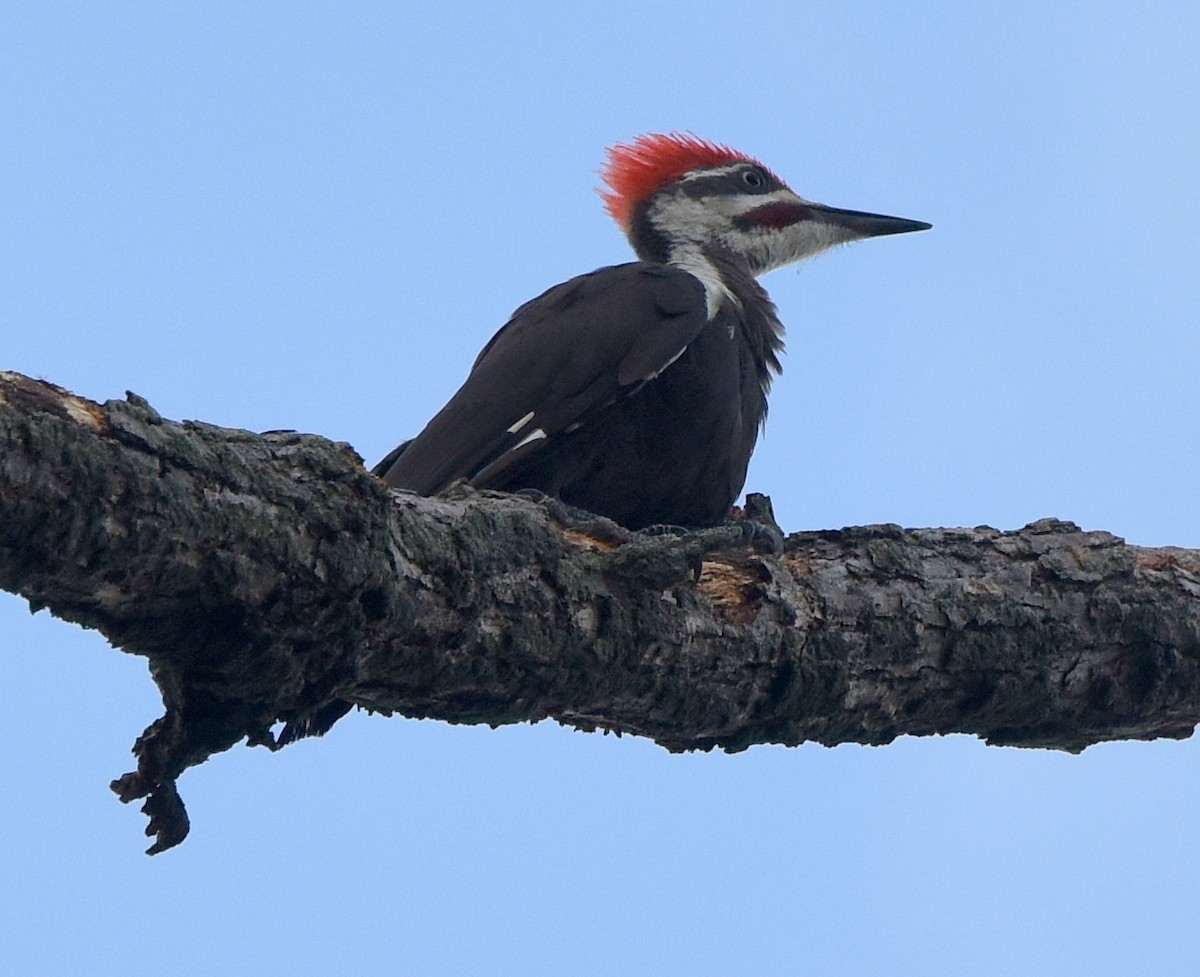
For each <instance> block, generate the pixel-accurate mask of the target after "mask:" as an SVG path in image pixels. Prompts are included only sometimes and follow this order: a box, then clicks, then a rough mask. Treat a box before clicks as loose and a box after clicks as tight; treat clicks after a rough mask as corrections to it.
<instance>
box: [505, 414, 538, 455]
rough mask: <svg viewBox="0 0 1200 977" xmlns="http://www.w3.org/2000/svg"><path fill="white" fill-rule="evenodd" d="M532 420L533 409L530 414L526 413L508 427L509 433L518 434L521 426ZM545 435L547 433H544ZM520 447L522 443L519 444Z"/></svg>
mask: <svg viewBox="0 0 1200 977" xmlns="http://www.w3.org/2000/svg"><path fill="white" fill-rule="evenodd" d="M532 420H533V411H530V412H529V413H528V414H526V415H525V416H524V417H522V418H521V419H520V420H519V421H517V423H516V424H514V425H513V426H512V427H510V428H509V429H508V433H509V434H516V433H517V432H518V431H519V430H521V428H523V427H524V426H525V425H526V424H528V423H529V422H530V421H532ZM543 437H545V435H543ZM521 443H522V444H524V442H521ZM518 447H520V445H518Z"/></svg>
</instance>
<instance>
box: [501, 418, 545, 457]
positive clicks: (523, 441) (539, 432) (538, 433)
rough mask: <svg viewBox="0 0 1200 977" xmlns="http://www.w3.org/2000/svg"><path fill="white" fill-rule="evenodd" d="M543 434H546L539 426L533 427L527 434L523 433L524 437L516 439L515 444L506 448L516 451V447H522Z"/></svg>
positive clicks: (542, 436)
mask: <svg viewBox="0 0 1200 977" xmlns="http://www.w3.org/2000/svg"><path fill="white" fill-rule="evenodd" d="M529 416H530V417H532V416H533V415H532V414H530V415H529ZM545 436H546V432H545V431H543V430H542V429H541V428H540V427H539V428H535V429H534V430H532V431H530V432H529V433H528V434H527V435H525V437H523V438H522V439H521V440H520V441H518V442H517V443H516V444H514V445H513V446H512V447H511V448H509V449H508V450H509V451H516V450H517V449H518V448H524V447H525V445H527V444H529V442H531V441H537V440H539V439H540V438H544V437H545Z"/></svg>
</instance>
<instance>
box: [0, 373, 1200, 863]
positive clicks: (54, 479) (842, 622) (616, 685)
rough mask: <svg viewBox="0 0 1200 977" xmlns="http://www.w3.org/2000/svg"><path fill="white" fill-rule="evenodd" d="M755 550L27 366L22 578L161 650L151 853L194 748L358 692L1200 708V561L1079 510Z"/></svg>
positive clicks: (746, 704) (981, 720)
mask: <svg viewBox="0 0 1200 977" xmlns="http://www.w3.org/2000/svg"><path fill="white" fill-rule="evenodd" d="M739 539H740V534H739V532H738V531H737V530H736V529H729V528H720V529H715V530H711V531H706V532H703V533H699V534H695V535H692V536H688V537H682V538H676V537H650V538H638V539H636V540H635V541H633V542H629V543H626V544H624V545H619V546H613V545H611V544H608V543H604V542H602V541H597V540H593V539H591V538H589V537H586V536H582V535H580V534H579V533H578V532H575V531H573V530H567V529H564V528H562V527H561V526H559V525H558V524H557V523H556V522H555V521H554V520H553V519H552V518H551V517H550V516H549V515H548V513H547V511H546V510H545V509H544V508H542V507H541V506H539V505H537V504H535V503H533V502H530V501H527V500H525V499H522V498H516V497H511V496H498V495H488V494H477V493H470V492H458V493H451V495H450V496H448V497H442V498H435V499H424V498H418V497H416V496H411V495H403V494H390V493H389V492H388V491H387V488H386V486H384V485H383V483H382V482H380V481H379V480H378V479H376V478H374V477H372V476H370V475H368V474H367V473H366V472H365V471H364V470H363V468H362V465H361V463H360V461H359V459H358V457H357V456H356V455H355V454H354V452H353V451H352V450H351V449H350V448H349V447H348V446H346V445H342V444H334V443H332V442H330V441H327V440H325V439H323V438H320V437H315V436H310V435H299V434H294V433H290V432H284V433H280V432H275V433H268V434H264V435H257V434H251V433H248V432H245V431H233V430H226V429H222V428H217V427H213V426H210V425H207V424H200V423H193V422H187V423H176V422H172V421H167V420H164V419H163V418H161V417H160V416H159V415H158V414H157V413H155V411H154V410H153V409H152V408H151V407H150V406H149V405H148V404H146V403H145V402H144V401H142V400H141V399H140V398H137V397H135V396H133V395H130V396H129V397H128V399H127V400H125V401H110V402H109V403H107V404H104V405H102V406H101V405H96V404H93V403H90V402H88V401H85V400H81V399H79V398H76V397H73V396H72V395H70V394H68V393H67V392H65V391H63V390H60V389H59V388H57V387H53V386H51V385H49V384H45V383H41V382H38V381H34V380H30V379H28V378H26V377H22V376H20V375H19V374H13V373H5V374H0V587H3V588H4V589H6V590H9V591H12V592H13V593H16V594H20V595H21V596H23V597H25V598H26V599H27V600H28V601H29V602H30V604H31V605H32V606H34V607H35V608H36V607H47V608H49V609H50V611H51V612H52V613H54V614H55V615H57V616H59V617H61V618H63V619H65V620H69V621H75V622H77V623H79V624H82V625H84V626H85V627H90V628H96V629H97V630H99V631H100V632H101V633H103V634H104V635H105V637H106V638H107V639H108V640H109V641H110V642H112V644H113V645H114V646H116V647H118V648H121V649H123V650H125V651H128V652H131V653H133V654H138V655H143V656H145V657H146V658H147V659H148V660H149V662H150V667H151V672H152V674H153V676H154V679H155V681H156V682H157V683H158V685H159V688H160V689H161V691H162V695H163V701H164V705H165V714H164V716H163V717H162V718H161V719H159V720H158V721H156V722H155V723H153V724H152V725H151V726H150V727H149V728H148V729H147V730H146V733H145V734H144V735H143V736H142V737H141V738H140V739H139V740H138V743H137V745H136V747H135V753H136V755H137V758H138V767H137V771H136V772H134V773H131V774H127V775H125V776H124V777H122V778H121V779H120V780H118V781H116V782H115V783H114V789H115V790H116V791H117V792H118V794H119V795H120V796H121V798H122V799H123V800H127V801H128V800H133V799H135V798H146V801H147V803H146V810H147V812H148V813H149V814H150V815H151V826H150V828H149V829H148V833H152V834H155V835H156V842H155V845H154V847H153V848H152V849H151V851H159V850H162V849H164V848H167V847H170V846H171V845H173V844H177V843H178V842H179V841H180V840H182V837H183V835H184V834H186V831H187V819H186V815H185V814H184V811H183V806H182V804H181V802H180V801H179V798H178V795H177V793H176V791H175V780H176V778H178V776H179V775H180V774H181V773H182V772H183V771H184V770H185V769H186V768H187V767H189V766H192V765H194V764H197V763H201V762H202V761H204V760H205V759H206V758H207V757H208V756H210V755H211V754H213V753H216V752H219V751H221V750H225V749H227V748H229V747H230V746H232V745H234V744H235V743H237V742H238V741H239V740H241V739H243V738H248V740H249V742H250V743H252V744H264V745H272V746H273V745H275V744H276V738H275V736H274V735H273V733H272V729H273V727H275V725H276V724H277V723H278V722H280V721H282V722H284V723H287V724H290V727H289V728H290V730H291V731H293V732H302V731H304V730H306V729H315V730H320V729H321V728H323V727H325V726H327V725H328V724H329V723H331V722H332V721H333V720H335V719H336V718H337V716H338V715H340V714H341V711H343V710H344V708H346V706H345V705H343V704H355V705H359V706H362V707H364V708H368V709H373V710H376V711H380V712H384V713H401V714H403V715H406V716H413V717H436V718H439V719H444V720H448V721H451V722H460V723H489V724H492V725H500V724H504V723H514V722H524V721H537V720H541V719H545V718H553V719H556V720H558V721H559V722H562V723H566V724H569V725H572V726H576V727H579V728H582V729H594V728H604V729H611V730H617V731H621V732H627V733H635V734H638V735H641V736H647V737H650V738H652V739H654V740H655V741H656V742H658V743H660V744H662V745H663V746H665V747H666V748H668V749H670V750H688V749H709V748H712V747H722V748H724V749H727V750H738V749H743V748H745V747H747V746H749V745H751V744H753V743H784V744H797V743H801V742H804V741H806V740H815V741H818V742H821V743H826V744H834V743H843V742H858V743H886V742H889V741H890V740H892V739H894V738H895V737H896V736H899V735H902V734H906V733H907V734H915V735H925V734H932V733H955V732H963V733H973V734H976V735H978V736H981V737H983V738H985V739H986V740H988V741H989V742H992V743H1004V744H1012V745H1019V746H1040V747H1053V748H1057V749H1063V750H1072V751H1077V750H1081V749H1083V748H1084V747H1086V746H1088V745H1089V744H1092V743H1096V742H1099V741H1102V740H1112V739H1152V738H1155V737H1160V736H1169V737H1186V736H1188V735H1190V734H1191V732H1192V730H1193V728H1194V726H1195V725H1196V723H1197V722H1200V552H1197V551H1193V550H1182V549H1174V548H1163V549H1146V548H1141V547H1136V546H1129V545H1126V544H1125V543H1124V542H1123V541H1122V540H1120V539H1118V538H1117V537H1115V536H1112V535H1110V534H1108V533H1104V532H1082V531H1080V530H1079V529H1078V528H1077V527H1075V526H1074V525H1072V524H1070V523H1066V522H1059V521H1057V520H1042V521H1040V522H1037V523H1034V524H1032V525H1030V526H1027V527H1025V528H1024V529H1022V530H1019V531H1016V532H999V531H997V530H994V529H989V528H986V527H981V528H976V529H955V530H940V529H927V530H902V529H900V528H899V527H896V526H887V525H885V526H867V527H862V528H857V529H845V530H840V531H836V532H832V531H831V532H804V533H796V534H793V535H792V536H790V537H788V540H787V544H786V548H785V551H784V553H783V554H782V555H779V556H772V555H765V556H764V555H758V554H755V553H752V552H750V551H749V550H748V549H747V548H746V547H744V546H741V545H740V544H739V543H738V540H739Z"/></svg>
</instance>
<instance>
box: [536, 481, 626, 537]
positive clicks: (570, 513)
mask: <svg viewBox="0 0 1200 977" xmlns="http://www.w3.org/2000/svg"><path fill="white" fill-rule="evenodd" d="M513 494H514V495H519V496H522V497H523V498H526V499H529V500H530V501H532V502H536V503H537V504H538V505H540V506H541V507H542V508H543V509H545V510H546V512H547V513H549V515H550V518H551V519H553V520H554V521H555V522H556V523H558V524H559V525H560V526H562V527H564V528H565V529H572V530H574V531H575V532H577V533H583V534H584V535H585V536H590V537H592V538H593V539H596V540H599V541H600V542H602V543H608V544H610V545H612V546H621V545H622V544H624V543H628V542H629V541H630V540H631V539H633V538H634V534H633V533H631V532H630V531H629V530H628V529H626V528H625V527H624V526H621V525H619V524H618V523H616V522H614V521H613V520H612V519H609V518H608V516H601V515H598V514H597V513H595V512H589V511H588V510H587V509H580V508H579V507H578V506H573V505H567V503H565V502H563V500H562V499H559V498H555V497H554V496H553V495H547V494H546V493H545V492H543V491H541V490H540V489H520V490H519V491H517V492H514V493H513Z"/></svg>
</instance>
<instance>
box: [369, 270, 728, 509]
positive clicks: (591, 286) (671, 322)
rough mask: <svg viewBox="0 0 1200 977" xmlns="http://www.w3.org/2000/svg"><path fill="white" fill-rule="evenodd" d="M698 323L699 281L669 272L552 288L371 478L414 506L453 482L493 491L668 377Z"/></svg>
mask: <svg viewBox="0 0 1200 977" xmlns="http://www.w3.org/2000/svg"><path fill="white" fill-rule="evenodd" d="M707 321H708V308H707V304H706V300H705V293H704V286H703V285H702V284H701V282H700V280H699V279H697V278H696V277H694V276H693V275H690V274H688V273H687V272H684V271H680V270H678V269H676V268H670V267H668V266H666V265H659V264H652V263H649V262H633V263H630V264H625V265H614V266H612V267H608V268H601V269H599V270H598V271H594V272H592V273H591V274H588V275H581V276H579V277H578V278H573V279H571V280H570V281H568V282H564V283H563V284H561V285H557V286H555V287H554V288H552V289H550V290H549V291H548V292H546V293H544V294H543V295H540V296H538V297H537V298H536V299H533V300H532V301H530V302H527V303H525V305H523V306H521V307H520V308H519V309H517V311H516V312H514V313H513V315H512V318H511V319H510V320H509V321H508V323H507V324H506V325H505V326H504V327H503V328H502V329H501V330H500V331H499V332H498V333H496V335H495V336H493V337H492V340H491V341H490V342H489V343H488V344H487V346H485V347H484V349H483V352H481V353H480V354H479V358H478V359H477V360H476V361H475V365H474V366H473V367H472V369H471V374H470V376H468V377H467V380H466V382H465V383H464V384H463V385H462V387H461V388H460V389H459V391H458V393H456V394H455V395H454V396H453V397H452V398H451V399H450V402H449V403H448V404H446V406H445V407H443V408H442V409H441V411H439V412H438V414H437V415H436V416H435V417H434V418H433V420H431V421H430V422H429V424H428V425H426V427H425V430H424V431H422V432H421V433H420V434H419V435H418V436H417V437H416V438H414V439H413V440H412V441H409V442H407V443H406V444H405V445H401V447H400V448H398V449H396V450H395V451H393V452H392V453H391V454H389V455H388V456H387V457H386V458H385V459H384V460H383V461H382V462H380V463H379V465H378V466H376V468H375V473H376V474H377V475H380V476H381V477H383V478H384V479H385V480H386V481H387V482H388V483H389V484H390V485H392V486H394V487H396V488H405V489H411V490H413V491H415V492H419V493H420V494H422V495H432V494H434V493H436V492H439V491H441V490H442V489H444V488H445V487H446V486H448V485H449V484H450V483H451V482H453V481H455V480H456V479H459V478H468V479H476V480H477V481H478V482H479V483H481V484H486V483H494V482H496V481H497V480H498V478H499V476H501V475H502V474H503V472H504V471H505V470H506V469H508V468H509V467H510V466H511V465H513V464H516V463H518V462H523V461H525V460H527V459H529V458H530V457H531V456H532V455H534V454H535V453H537V452H539V451H541V450H543V449H544V448H545V447H546V445H547V444H549V443H550V442H551V441H553V440H554V439H555V438H556V437H557V436H558V435H560V434H562V433H563V432H564V431H572V430H574V429H575V427H576V426H578V425H580V424H583V423H585V422H586V421H588V420H589V419H591V418H592V417H594V416H595V415H596V414H597V413H599V412H601V411H603V410H604V409H605V408H607V407H608V406H609V405H611V404H613V403H614V402H616V401H617V400H619V399H620V398H622V397H625V396H628V395H629V394H631V393H633V392H634V391H636V390H637V389H638V388H639V387H640V386H641V385H642V384H643V383H645V382H646V381H647V380H649V379H651V378H652V377H654V376H655V375H657V374H658V373H659V372H660V371H662V370H663V369H665V368H666V367H667V366H669V365H670V364H671V363H672V362H673V361H674V360H675V359H676V358H678V357H679V355H680V354H681V353H682V352H683V351H684V349H686V348H687V346H688V344H689V343H691V342H692V340H694V339H695V338H696V336H698V335H699V334H700V332H701V330H702V329H703V328H704V326H705V324H706V322H707Z"/></svg>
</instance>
